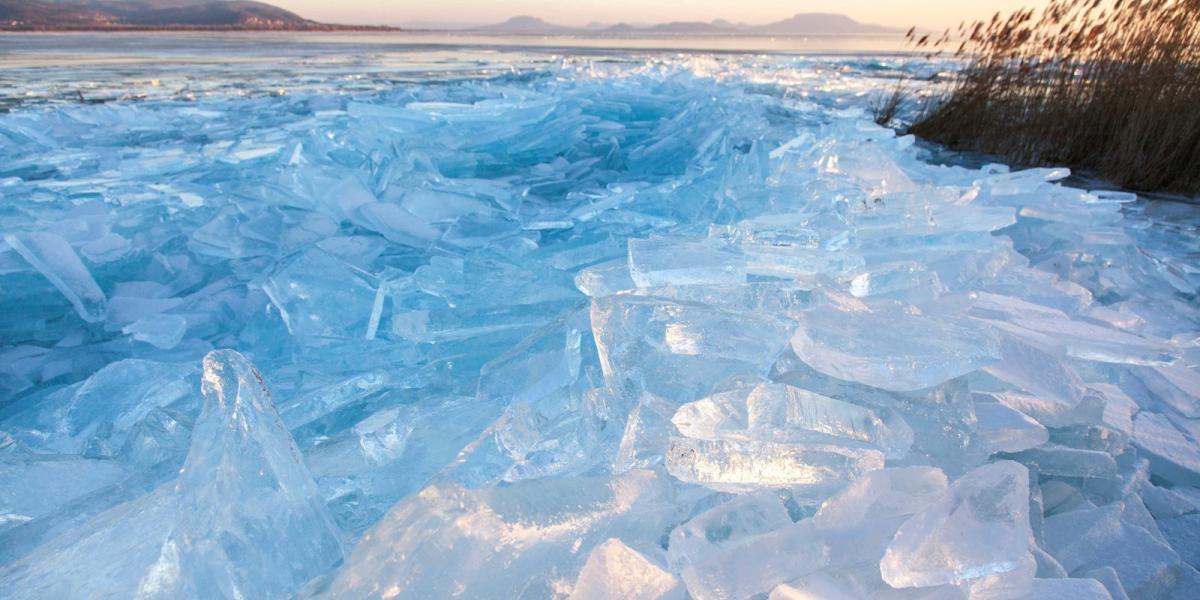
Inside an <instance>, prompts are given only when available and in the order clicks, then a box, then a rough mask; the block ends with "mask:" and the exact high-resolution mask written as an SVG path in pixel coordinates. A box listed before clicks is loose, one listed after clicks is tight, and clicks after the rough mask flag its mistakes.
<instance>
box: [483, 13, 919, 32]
mask: <svg viewBox="0 0 1200 600" xmlns="http://www.w3.org/2000/svg"><path fill="white" fill-rule="evenodd" d="M468 30H469V31H477V32H482V33H504V34H514V35H578V34H586V35H634V34H639V33H648V34H663V35H689V34H694V35H866V34H881V33H903V32H904V30H903V29H898V28H893V27H884V26H882V25H870V24H867V23H859V22H858V21H855V20H854V19H851V18H850V17H847V16H846V15H838V14H829V13H801V14H798V15H795V16H793V17H791V18H788V19H784V20H782V21H778V22H776V23H769V24H767V25H746V24H743V23H730V22H729V21H726V20H723V19H717V20H715V21H712V22H703V21H676V22H672V23H661V24H658V25H630V24H628V23H618V24H616V25H604V24H602V23H589V24H588V25H587V26H585V27H566V26H563V25H556V24H554V23H548V22H546V21H544V20H542V19H539V18H537V17H529V16H520V17H513V18H511V19H509V20H507V21H505V22H503V23H497V24H495V25H486V26H483V27H471V28H468Z"/></svg>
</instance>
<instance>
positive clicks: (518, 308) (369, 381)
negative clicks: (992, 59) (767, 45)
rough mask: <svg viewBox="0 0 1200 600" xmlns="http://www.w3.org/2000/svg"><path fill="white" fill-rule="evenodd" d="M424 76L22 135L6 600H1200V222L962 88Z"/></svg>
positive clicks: (820, 77) (12, 122)
mask: <svg viewBox="0 0 1200 600" xmlns="http://www.w3.org/2000/svg"><path fill="white" fill-rule="evenodd" d="M331 48H333V49H331ZM336 48H337V45H336V44H333V45H330V46H329V47H324V46H322V47H321V48H319V49H311V51H312V52H317V53H331V52H332V53H336V52H339V50H336ZM307 51H309V50H306V52H307ZM411 52H413V51H404V52H398V53H394V54H390V55H388V56H387V57H384V58H380V57H379V56H375V55H371V54H370V53H369V52H365V51H364V52H362V53H359V54H358V55H356V58H355V60H356V61H358V60H361V61H362V62H353V61H351V62H349V63H345V64H352V65H354V66H351V67H345V69H348V71H343V70H341V69H342V67H338V68H332V67H319V68H318V67H316V66H313V64H312V62H311V61H308V59H304V61H301V60H300V59H297V61H296V62H294V63H289V62H287V61H286V60H285V61H284V62H283V63H282V64H281V66H279V67H278V69H275V70H272V71H270V72H267V71H253V72H254V73H257V75H256V77H260V78H261V79H257V80H256V79H253V78H251V79H248V80H245V81H242V80H239V81H236V82H230V81H227V80H226V79H222V78H228V77H229V73H228V72H219V73H217V74H214V73H212V72H208V71H204V70H201V71H198V72H197V74H196V81H195V88H194V91H193V92H190V96H188V97H187V98H184V97H176V96H173V95H167V94H164V93H163V92H162V91H161V90H158V91H155V90H149V91H147V93H146V95H145V97H144V98H143V99H142V100H140V101H132V100H128V101H118V102H110V103H103V104H95V105H81V104H67V103H64V102H61V101H59V100H58V99H56V98H57V97H56V96H53V95H44V96H38V95H37V93H33V94H32V95H30V96H28V98H27V99H26V100H24V101H23V103H24V104H22V105H20V106H15V107H14V108H12V109H11V110H9V111H8V112H4V113H0V200H2V203H3V207H4V208H3V210H2V211H0V240H2V241H0V309H2V310H0V340H2V341H0V590H3V592H2V593H0V595H2V596H4V597H5V598H10V597H11V598H19V599H34V598H72V597H88V598H138V597H140V598H166V597H170V598H176V597H184V598H237V597H242V598H286V597H303V598H421V599H424V598H440V597H460V598H496V597H505V598H577V599H587V598H646V599H650V598H660V599H682V598H693V599H696V600H707V599H720V600H731V599H741V598H771V599H772V600H778V599H784V600H787V599H795V598H822V599H842V598H880V599H884V600H887V599H893V598H894V599H909V598H928V599H934V598H937V599H996V600H1000V599H1010V600H1016V599H1020V598H1030V599H1041V598H1088V599H1091V598H1097V599H1100V598H1113V599H1122V598H1151V599H1171V598H1187V597H1189V596H1190V595H1194V590H1195V589H1197V588H1196V586H1197V585H1200V572H1198V571H1197V569H1196V567H1197V566H1200V565H1198V562H1200V487H1197V486H1200V443H1198V441H1200V371H1198V365H1200V334H1198V332H1200V303H1198V302H1197V298H1198V297H1200V296H1198V295H1197V292H1198V289H1200V269H1197V266H1196V264H1195V260H1194V259H1195V257H1196V256H1197V255H1200V241H1198V240H1200V236H1197V235H1196V227H1197V223H1198V222H1200V221H1198V219H1197V216H1196V214H1195V213H1194V212H1187V211H1186V210H1184V209H1179V208H1176V209H1170V210H1168V209H1164V208H1163V207H1162V206H1161V205H1159V204H1156V203H1153V202H1146V201H1143V200H1138V199H1136V197H1132V196H1131V195H1128V194H1121V193H1114V192H1087V191H1083V190H1079V189H1076V188H1072V187H1067V186H1065V185H1062V184H1061V182H1060V180H1061V179H1063V178H1064V177H1066V176H1067V173H1066V172H1065V171H1063V170H1060V169H1030V170H1023V171H1011V170H1010V169H1008V168H1006V167H1004V166H1001V165H987V166H984V167H982V168H972V167H967V166H956V165H947V164H937V163H936V162H934V161H930V160H928V159H929V158H930V154H929V151H928V150H927V149H923V148H921V147H920V146H919V145H917V144H915V143H914V140H913V139H912V138H909V137H898V136H897V135H896V134H895V133H894V132H892V131H890V130H887V129H882V128H879V127H876V126H874V125H873V124H872V123H871V122H870V119H869V118H868V116H867V113H866V111H865V108H864V107H865V106H866V104H867V101H868V98H869V93H870V90H872V89H875V88H878V87H879V86H881V85H883V81H884V80H882V79H880V77H881V76H886V77H890V76H894V75H895V74H896V72H897V71H898V70H901V69H907V70H910V71H916V72H917V73H910V74H926V75H928V74H932V73H934V72H936V70H938V69H940V68H942V67H943V66H944V65H939V64H933V63H924V62H921V61H919V60H913V61H909V62H902V61H900V60H899V59H894V58H877V57H869V56H850V55H846V56H838V57H822V56H811V57H805V56H750V55H728V56H721V57H710V56H703V55H674V54H672V55H664V54H655V53H649V54H633V53H627V52H624V53H613V54H612V55H604V56H592V55H579V56H573V57H572V56H568V57H565V58H564V57H552V56H550V55H544V54H538V53H536V52H494V53H490V54H487V55H481V57H480V59H479V62H478V63H473V64H471V65H467V64H465V63H462V64H460V63H459V62H456V61H450V62H451V63H453V64H452V65H450V66H446V69H448V70H447V71H445V72H438V71H437V70H436V69H434V71H435V72H433V73H430V72H429V70H430V67H429V66H428V65H429V64H433V63H430V62H429V60H430V59H429V57H427V56H424V55H421V54H419V53H412V54H411V55H410V54H409V53H411ZM305 56H307V54H305ZM326 56H327V57H336V56H341V55H337V54H329V55H326ZM372 56H374V57H373V58H372ZM372 61H377V62H372ZM318 62H319V61H318ZM333 62H335V63H337V64H339V65H340V64H343V63H341V62H337V61H333ZM434 63H436V61H434ZM331 64H332V63H331ZM406 64H407V65H409V67H407V68H409V69H411V72H408V71H406V73H408V74H407V75H404V76H400V75H395V76H388V75H387V73H388V71H387V70H388V69H396V68H403V67H397V66H396V65H406ZM362 65H367V66H371V65H373V67H372V68H374V67H378V71H372V72H371V73H370V74H368V73H365V72H360V71H363V70H364V69H365V70H369V69H367V67H366V66H362ZM181 68H182V67H181ZM197 68H198V67H197ZM247 68H249V67H247ZM310 68H312V69H315V70H314V71H313V72H311V73H310V72H308V69H310ZM413 73H420V75H419V76H418V75H414V74H413ZM59 75H61V73H60V74H59ZM85 76H88V77H99V78H101V80H99V81H97V82H93V84H94V85H97V86H101V85H114V86H116V85H117V83H116V82H114V81H115V80H106V79H103V78H104V77H120V75H119V74H112V73H109V74H107V75H106V74H105V73H102V72H95V71H88V72H87V73H80V74H79V77H81V78H86V77H85ZM912 79H920V78H912ZM121 81H124V80H121ZM280 81H285V82H287V83H288V85H292V86H293V88H292V89H290V90H289V91H288V93H284V94H279V93H260V92H265V91H266V90H275V89H277V88H278V87H279V85H278V83H279V82H280ZM125 83H128V82H125ZM125 83H122V84H121V85H125ZM39 93H40V92H39ZM26 104H27V105H26Z"/></svg>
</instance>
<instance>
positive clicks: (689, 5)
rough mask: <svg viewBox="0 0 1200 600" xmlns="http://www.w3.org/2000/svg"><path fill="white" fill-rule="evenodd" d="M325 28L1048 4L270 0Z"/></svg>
mask: <svg viewBox="0 0 1200 600" xmlns="http://www.w3.org/2000/svg"><path fill="white" fill-rule="evenodd" d="M267 1H268V2H270V3H271V4H275V5H277V6H281V7H283V8H287V9H289V10H292V11H294V12H297V13H299V14H300V15H302V16H304V17H307V18H309V19H316V20H318V21H326V22H335V23H350V24H379V25H403V24H405V23H413V22H424V23H430V24H435V23H462V24H468V25H482V24H491V23H497V22H500V21H504V20H506V19H508V18H509V17H513V16H517V15H531V16H535V17H541V18H543V19H545V20H547V21H550V22H552V23H557V24H560V25H572V26H577V25H585V24H587V23H589V22H592V21H599V22H603V23H618V22H622V21H623V22H628V23H639V24H644V23H663V22H669V21H711V20H713V19H727V20H729V21H734V22H745V23H751V24H763V23H770V22H773V21H778V20H780V19H784V18H787V17H790V16H792V15H794V14H796V13H800V12H832V13H842V14H845V15H849V16H850V17H853V18H854V19H856V20H858V21H861V22H864V23H873V24H877V25H890V26H894V27H910V26H913V25H916V26H919V27H923V28H929V29H941V28H945V27H950V26H954V25H957V24H958V23H960V22H961V21H963V20H975V19H981V18H990V17H991V15H992V14H993V13H995V12H996V11H1002V12H1011V11H1013V10H1016V9H1018V8H1023V7H1026V6H1031V5H1034V6H1037V5H1042V4H1045V3H1046V1H1047V0H790V1H789V0H738V1H737V2H731V1H730V0H503V1H501V0H435V1H432V2H431V1H429V0H340V1H338V2H330V1H329V0H267Z"/></svg>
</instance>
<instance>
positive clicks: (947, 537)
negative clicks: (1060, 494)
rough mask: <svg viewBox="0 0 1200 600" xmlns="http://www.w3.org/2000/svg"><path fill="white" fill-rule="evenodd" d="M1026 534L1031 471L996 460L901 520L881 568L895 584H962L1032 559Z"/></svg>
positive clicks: (960, 480) (916, 585)
mask: <svg viewBox="0 0 1200 600" xmlns="http://www.w3.org/2000/svg"><path fill="white" fill-rule="evenodd" d="M1030 538H1031V533H1030V529H1029V471H1028V470H1027V469H1026V468H1025V467H1024V466H1022V465H1020V464H1018V463H1015V462H1011V461H1000V462H996V463H992V464H990V465H985V466H982V467H979V468H977V469H975V470H974V471H971V472H970V473H968V474H966V475H964V476H963V477H962V478H960V479H958V480H956V481H955V482H954V483H953V484H951V485H950V487H949V489H948V490H947V491H946V493H945V495H944V496H943V497H942V498H939V499H938V500H936V501H934V502H933V503H932V504H931V505H930V506H929V507H928V508H926V509H925V510H923V511H921V512H920V513H917V514H916V515H915V516H913V517H912V518H910V519H909V520H908V521H906V522H905V523H904V525H901V526H900V529H899V531H897V532H896V536H895V538H894V539H893V540H892V542H891V544H889V545H888V548H887V552H886V553H885V555H884V557H883V560H882V561H881V562H880V564H879V567H880V570H881V572H882V573H883V579H884V581H887V582H888V583H889V584H891V585H892V586H894V587H900V588H906V587H929V586H935V585H942V584H958V583H964V582H969V581H971V580H976V579H980V578H986V577H990V576H994V575H1000V574H1004V573H1009V572H1011V571H1015V570H1017V569H1018V568H1020V566H1021V564H1022V562H1025V561H1031V560H1032V559H1031V557H1030V554H1029V542H1030ZM1030 576H1032V573H1030Z"/></svg>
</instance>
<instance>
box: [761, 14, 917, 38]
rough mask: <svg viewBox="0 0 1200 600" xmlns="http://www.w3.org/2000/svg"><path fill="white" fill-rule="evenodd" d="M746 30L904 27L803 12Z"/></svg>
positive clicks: (828, 30)
mask: <svg viewBox="0 0 1200 600" xmlns="http://www.w3.org/2000/svg"><path fill="white" fill-rule="evenodd" d="M745 31H749V32H753V33H762V34H777V35H779V34H782V35H788V34H790V35H799V34H838V35H855V34H868V33H903V32H904V31H905V30H904V29H898V28H895V27H884V26H882V25H868V24H866V23H859V22H858V21H855V20H854V19H851V18H850V17H847V16H846V15H836V14H830V13H801V14H798V15H795V16H793V17H791V18H789V19H784V20H782V21H778V22H775V23H771V24H769V25H760V26H757V27H747V28H746V29H745Z"/></svg>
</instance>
